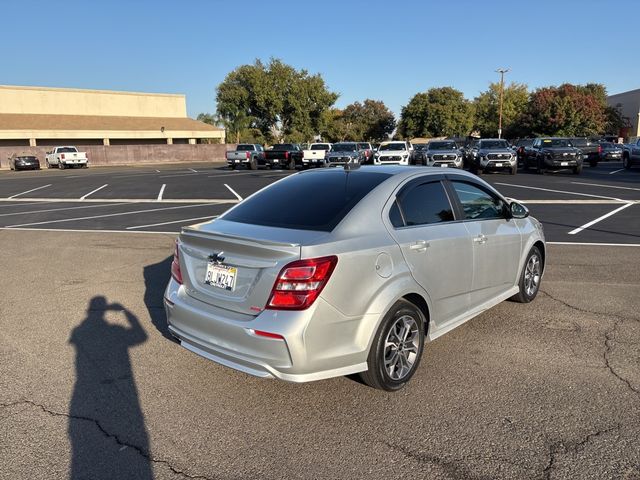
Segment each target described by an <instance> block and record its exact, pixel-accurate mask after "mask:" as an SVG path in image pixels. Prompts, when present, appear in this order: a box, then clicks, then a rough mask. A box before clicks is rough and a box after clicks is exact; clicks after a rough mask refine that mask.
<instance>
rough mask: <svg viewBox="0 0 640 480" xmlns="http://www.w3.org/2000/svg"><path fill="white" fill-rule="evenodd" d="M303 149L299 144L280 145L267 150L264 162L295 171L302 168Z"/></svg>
mask: <svg viewBox="0 0 640 480" xmlns="http://www.w3.org/2000/svg"><path fill="white" fill-rule="evenodd" d="M302 155H303V153H302V148H301V147H300V145H298V144H297V143H278V144H277V145H274V146H273V147H272V148H271V150H265V152H264V160H265V162H266V164H267V165H269V166H271V167H272V168H273V167H280V166H281V167H284V168H288V169H289V170H295V168H296V166H302Z"/></svg>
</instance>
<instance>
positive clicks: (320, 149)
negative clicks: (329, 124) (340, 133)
mask: <svg viewBox="0 0 640 480" xmlns="http://www.w3.org/2000/svg"><path fill="white" fill-rule="evenodd" d="M330 151H331V144H330V143H312V144H311V145H309V148H305V149H304V150H303V151H302V165H304V166H305V167H306V166H313V165H315V166H324V165H326V163H327V162H326V156H327V153H328V152H330Z"/></svg>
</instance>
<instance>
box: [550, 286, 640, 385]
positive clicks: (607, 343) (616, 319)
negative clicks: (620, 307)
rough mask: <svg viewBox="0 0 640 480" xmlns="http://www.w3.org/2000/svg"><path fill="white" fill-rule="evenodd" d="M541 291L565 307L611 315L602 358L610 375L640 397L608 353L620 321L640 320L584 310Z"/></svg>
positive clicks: (593, 312) (589, 311)
mask: <svg viewBox="0 0 640 480" xmlns="http://www.w3.org/2000/svg"><path fill="white" fill-rule="evenodd" d="M540 292H541V293H544V294H545V295H546V296H547V297H549V298H551V299H552V300H555V301H556V302H558V303H560V304H562V305H564V306H566V307H567V308H570V309H572V310H576V311H578V312H581V313H589V314H592V315H600V316H605V317H607V316H608V317H612V318H613V320H612V321H613V327H611V328H609V329H607V330H605V332H604V351H603V352H602V358H603V360H604V364H605V367H606V368H607V370H609V372H610V373H611V375H613V376H614V377H615V378H616V379H618V380H619V381H620V382H622V383H623V384H625V385H626V386H627V388H628V389H629V390H631V391H632V392H633V393H634V394H636V395H637V396H638V397H640V389H638V388H636V387H634V386H633V385H632V384H631V381H629V380H628V379H627V378H625V377H623V376H622V375H621V374H619V373H618V372H616V370H615V368H613V365H611V362H610V360H609V354H611V352H612V350H613V345H612V342H614V341H615V340H614V339H613V333H614V332H615V331H616V330H617V328H618V327H619V326H620V324H621V323H622V322H624V321H625V320H631V321H635V322H637V321H640V320H638V319H637V318H634V317H625V316H622V315H616V314H613V313H602V312H595V311H591V310H586V309H583V308H580V307H576V306H575V305H571V304H570V303H567V302H565V301H564V300H561V299H559V298H557V297H554V296H553V295H551V294H550V293H548V292H545V291H543V290H540Z"/></svg>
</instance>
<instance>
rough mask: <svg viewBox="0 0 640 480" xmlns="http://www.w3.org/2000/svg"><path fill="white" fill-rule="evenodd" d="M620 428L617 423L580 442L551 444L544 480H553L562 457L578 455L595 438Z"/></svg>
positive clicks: (589, 435) (591, 434)
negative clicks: (552, 475)
mask: <svg viewBox="0 0 640 480" xmlns="http://www.w3.org/2000/svg"><path fill="white" fill-rule="evenodd" d="M620 428H621V425H620V424H619V423H617V424H616V425H614V426H612V427H608V428H605V429H601V430H597V431H595V432H593V433H590V434H588V435H587V436H586V437H585V438H584V439H583V440H581V441H579V442H565V441H564V440H560V441H558V442H555V443H553V444H551V445H550V446H549V453H548V457H549V461H548V462H547V465H546V466H545V467H544V470H543V472H542V474H543V476H542V478H544V479H545V480H550V479H551V474H552V473H553V470H554V468H555V466H556V460H557V459H558V457H559V456H560V455H566V454H568V453H577V452H579V451H580V450H582V449H583V448H584V447H585V446H586V445H587V444H588V443H589V442H591V440H593V439H594V438H596V437H599V436H600V435H604V434H606V433H610V432H613V431H616V430H620Z"/></svg>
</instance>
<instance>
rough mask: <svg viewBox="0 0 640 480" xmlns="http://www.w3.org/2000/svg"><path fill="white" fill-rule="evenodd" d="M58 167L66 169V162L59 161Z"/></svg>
mask: <svg viewBox="0 0 640 480" xmlns="http://www.w3.org/2000/svg"><path fill="white" fill-rule="evenodd" d="M58 168H59V169H60V170H64V169H65V164H64V163H62V162H58Z"/></svg>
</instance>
